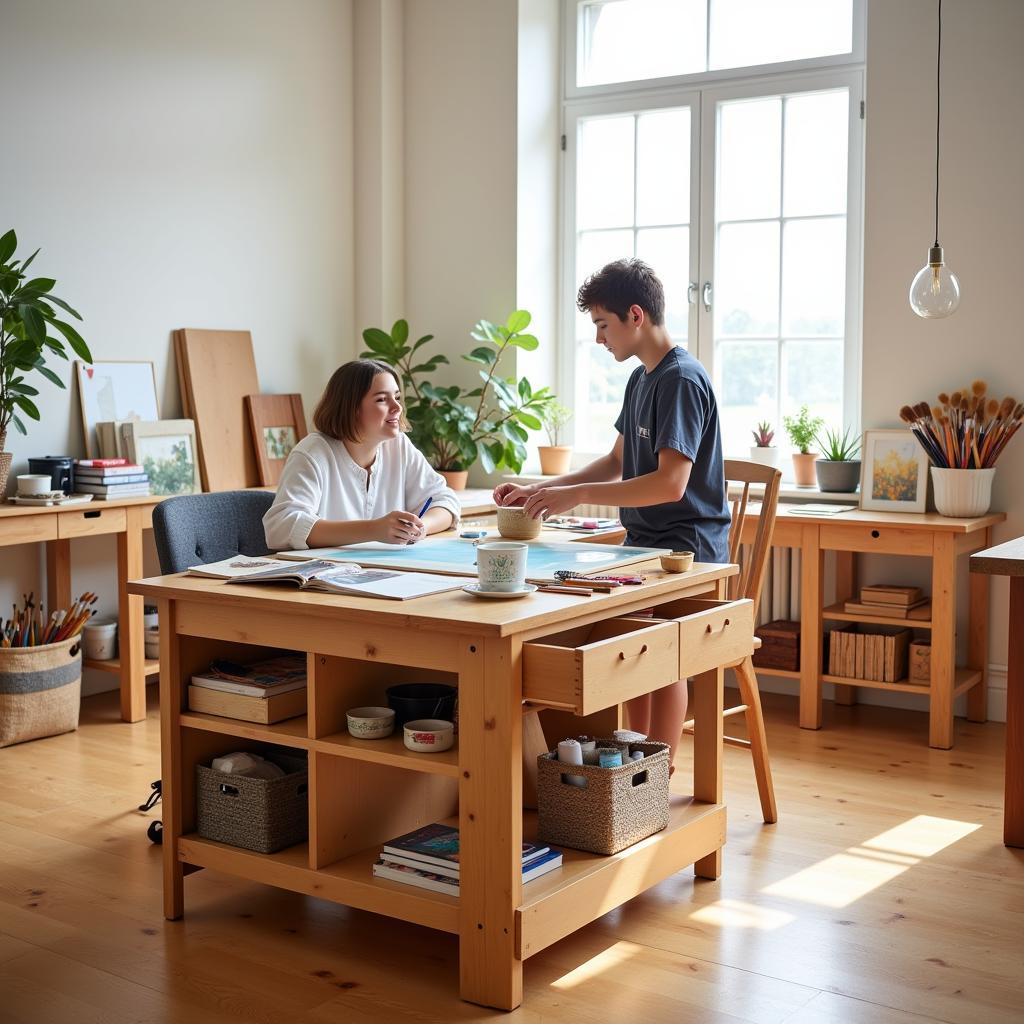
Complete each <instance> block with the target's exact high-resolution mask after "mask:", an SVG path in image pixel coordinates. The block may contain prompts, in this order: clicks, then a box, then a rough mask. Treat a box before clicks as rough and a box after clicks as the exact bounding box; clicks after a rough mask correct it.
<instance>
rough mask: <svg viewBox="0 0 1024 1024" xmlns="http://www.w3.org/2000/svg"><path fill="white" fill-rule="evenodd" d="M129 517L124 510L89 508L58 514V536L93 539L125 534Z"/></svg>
mask: <svg viewBox="0 0 1024 1024" xmlns="http://www.w3.org/2000/svg"><path fill="white" fill-rule="evenodd" d="M127 524H128V517H127V514H126V513H125V510H124V509H123V508H93V507H92V506H91V505H90V507H88V508H83V509H77V508H76V509H75V510H74V511H71V510H70V509H69V510H68V511H67V512H58V513H57V536H58V537H60V538H61V540H67V539H69V538H71V537H91V536H93V535H94V534H100V533H124V531H125V529H126V528H127Z"/></svg>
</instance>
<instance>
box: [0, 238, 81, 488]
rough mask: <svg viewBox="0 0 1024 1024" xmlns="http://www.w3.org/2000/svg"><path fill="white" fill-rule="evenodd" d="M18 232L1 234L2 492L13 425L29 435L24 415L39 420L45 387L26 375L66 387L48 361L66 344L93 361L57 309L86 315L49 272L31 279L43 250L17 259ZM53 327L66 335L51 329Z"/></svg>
mask: <svg viewBox="0 0 1024 1024" xmlns="http://www.w3.org/2000/svg"><path fill="white" fill-rule="evenodd" d="M17 248H18V236H17V235H16V234H15V233H14V231H13V230H11V231H8V232H7V233H6V234H5V235H3V236H2V237H0V496H2V495H3V493H4V491H5V489H6V487H7V476H8V474H9V473H10V470H11V460H12V458H13V456H12V455H11V453H10V452H8V451H5V450H4V449H5V446H6V441H7V428H8V427H9V426H10V424H11V423H13V424H14V426H15V428H16V429H17V430H19V431H20V432H21V433H22V434H26V433H27V431H26V430H25V424H24V422H23V421H22V419H21V415H25V416H27V417H28V418H29V419H33V420H38V419H39V409H38V408H37V407H36V404H35V402H33V401H32V399H33V398H34V397H35V396H36V395H38V394H39V391H38V390H37V389H36V388H34V387H33V386H32V385H31V384H28V383H26V381H25V377H26V374H30V373H33V372H35V373H40V374H42V376H44V377H45V378H46V379H47V380H48V381H50V383H51V384H56V385H57V387H59V388H62V387H64V382H63V381H62V380H61V379H60V377H58V376H57V374H55V373H54V372H53V370H51V369H49V368H48V367H47V366H46V357H47V356H49V355H51V354H52V355H56V356H59V357H60V358H61V359H65V360H66V359H67V358H68V357H67V353H66V352H65V351H64V345H65V343H67V344H68V345H70V346H71V348H72V350H73V351H74V352H75V354H76V355H77V356H78V357H79V358H80V359H84V360H86V361H87V362H90V363H91V362H92V354H91V353H90V352H89V346H88V345H86V343H85V342H84V341H83V340H82V337H81V335H80V334H79V333H78V332H77V331H76V330H75V329H74V327H72V326H71V325H70V324H69V323H66V322H65V321H63V320H60V319H59V318H58V316H57V310H58V309H63V310H64V311H65V312H67V313H69V314H70V315H71V316H73V317H74V318H75V319H76V320H81V319H82V318H81V316H79V314H78V313H76V312H75V311H74V310H73V309H72V308H71V307H70V306H69V305H68V304H67V303H66V302H64V301H63V300H62V299H58V298H57V296H56V295H54V294H53V293H52V291H51V289H52V288H53V286H54V285H55V284H56V282H55V281H54V280H53V279H52V278H49V277H33V278H30V279H28V280H26V276H27V275H26V273H25V272H26V271H27V270H28V267H29V264H30V263H31V262H32V261H33V260H34V259H35V258H36V254H37V253H38V252H39V250H38V249H36V251H35V252H34V253H32V255H31V256H29V258H28V259H27V260H24V261H21V260H16V259H15V258H14V252H15V250H16V249H17ZM51 329H53V330H54V331H55V332H56V333H57V334H59V335H62V337H56V336H54V335H53V334H51V333H50V331H51Z"/></svg>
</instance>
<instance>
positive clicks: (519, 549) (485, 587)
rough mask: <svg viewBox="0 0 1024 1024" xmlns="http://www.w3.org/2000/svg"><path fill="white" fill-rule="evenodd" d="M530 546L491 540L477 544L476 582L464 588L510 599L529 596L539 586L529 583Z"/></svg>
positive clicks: (474, 593) (481, 593) (484, 595)
mask: <svg viewBox="0 0 1024 1024" xmlns="http://www.w3.org/2000/svg"><path fill="white" fill-rule="evenodd" d="M528 550H529V545H527V544H524V543H522V542H521V541H510V540H504V541H490V542H488V543H486V544H477V547H476V564H477V577H478V581H477V582H476V583H470V584H469V585H468V586H465V587H463V588H462V589H463V590H464V591H465V592H466V593H467V594H472V595H473V596H474V597H492V598H497V599H499V600H500V599H508V598H514V597H526V596H527V594H532V593H534V592H535V591H536V589H537V588H536V586H535V585H534V584H532V583H527V582H526V553H527V551H528Z"/></svg>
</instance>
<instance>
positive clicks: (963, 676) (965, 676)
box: [821, 668, 981, 697]
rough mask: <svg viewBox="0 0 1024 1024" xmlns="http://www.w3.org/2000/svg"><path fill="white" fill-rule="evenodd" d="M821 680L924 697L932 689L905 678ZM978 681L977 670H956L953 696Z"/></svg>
mask: <svg viewBox="0 0 1024 1024" xmlns="http://www.w3.org/2000/svg"><path fill="white" fill-rule="evenodd" d="M821 679H822V682H825V683H838V684H840V685H841V686H866V687H867V688H868V689H870V690H896V691H899V692H900V693H923V694H924V695H925V696H928V695H929V694H931V689H932V688H931V684H930V683H912V682H910V680H909V679H908V678H906V677H904V678H903V679H900V680H899V681H898V682H895V683H883V682H882V681H881V680H880V679H855V678H852V677H850V676H834V675H828V674H825V675H823V676H822V677H821ZM980 680H981V671H980V670H979V669H974V668H958V669H957V670H956V674H955V679H954V683H953V696H954V697H958V696H959V695H960V694H961V693H964V692H965V691H967V690H969V689H970V688H971V687H972V686H974V685H975V683H977V682H979V681H980Z"/></svg>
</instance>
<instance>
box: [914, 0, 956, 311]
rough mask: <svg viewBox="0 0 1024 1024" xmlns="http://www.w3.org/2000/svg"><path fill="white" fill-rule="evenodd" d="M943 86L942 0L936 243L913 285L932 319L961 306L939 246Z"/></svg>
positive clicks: (918, 304) (918, 305) (917, 306)
mask: <svg viewBox="0 0 1024 1024" xmlns="http://www.w3.org/2000/svg"><path fill="white" fill-rule="evenodd" d="M941 87H942V0H939V42H938V47H937V50H936V56H935V243H934V244H933V245H932V247H931V248H930V249H929V250H928V262H927V263H926V264H925V265H924V266H923V267H922V268H921V269H920V270H919V271H918V272H917V276H916V277H915V278H914V280H913V282H912V283H911V285H910V308H911V309H912V310H913V311H914V312H915V313H916V314H917V315H918V316H922V317H924V318H925V319H928V320H937V319H939V318H940V317H944V316H951V315H952V314H953V313H955V312H956V308H957V306H959V305H960V282H959V281H958V280H957V279H956V274H954V273H953V272H952V271H950V270H949V268H948V267H947V266H946V260H945V256H944V254H943V251H942V246H941V245H939V122H940V113H941V106H940V102H941V95H942V94H941Z"/></svg>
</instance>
